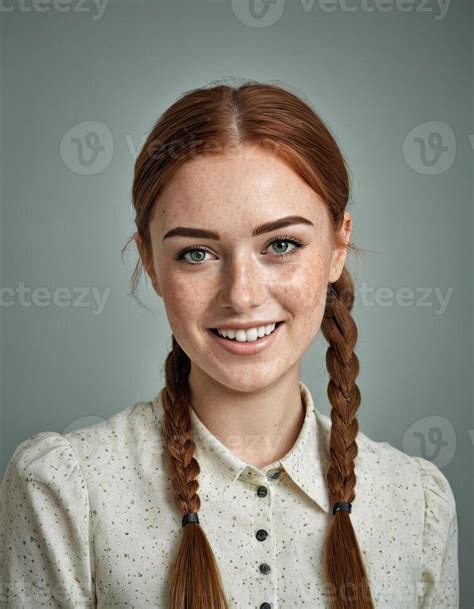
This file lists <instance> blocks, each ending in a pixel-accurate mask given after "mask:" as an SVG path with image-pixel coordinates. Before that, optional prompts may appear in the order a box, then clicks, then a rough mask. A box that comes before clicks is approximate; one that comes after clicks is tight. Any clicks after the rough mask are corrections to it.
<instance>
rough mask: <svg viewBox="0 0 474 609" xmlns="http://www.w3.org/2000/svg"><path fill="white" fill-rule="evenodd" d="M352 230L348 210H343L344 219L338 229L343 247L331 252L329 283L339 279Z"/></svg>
mask: <svg viewBox="0 0 474 609" xmlns="http://www.w3.org/2000/svg"><path fill="white" fill-rule="evenodd" d="M351 232H352V216H351V214H350V213H349V212H348V211H345V212H344V219H343V221H342V225H341V228H340V229H339V237H340V238H341V239H342V240H343V241H344V243H345V246H344V247H338V248H335V249H334V251H333V254H332V260H331V268H330V272H329V283H334V282H335V281H337V280H338V279H339V277H340V276H341V273H342V269H343V268H344V264H345V262H346V255H347V245H348V244H349V241H350V238H351Z"/></svg>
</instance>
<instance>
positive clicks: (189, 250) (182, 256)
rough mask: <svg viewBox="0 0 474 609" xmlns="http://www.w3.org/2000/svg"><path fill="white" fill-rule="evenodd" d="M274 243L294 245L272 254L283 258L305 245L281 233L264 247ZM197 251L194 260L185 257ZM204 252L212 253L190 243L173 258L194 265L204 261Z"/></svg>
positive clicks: (205, 248) (201, 246)
mask: <svg viewBox="0 0 474 609" xmlns="http://www.w3.org/2000/svg"><path fill="white" fill-rule="evenodd" d="M274 243H277V244H279V245H281V244H282V243H291V244H292V245H294V246H295V247H294V248H293V249H291V250H289V251H285V252H283V253H279V254H278V253H277V254H275V255H274V257H275V258H284V257H286V256H291V255H293V254H295V253H297V251H298V250H299V249H300V248H302V247H305V245H306V244H305V243H302V242H301V241H300V240H299V239H296V238H295V237H289V236H286V235H282V236H281V237H277V238H276V239H274V240H273V241H271V242H270V243H269V244H268V245H267V247H266V248H265V249H267V248H268V247H270V246H271V245H273V244H274ZM194 252H197V253H199V256H198V259H197V260H196V259H194V260H188V259H187V258H185V255H186V254H189V253H194ZM205 252H209V253H210V254H212V252H211V250H210V249H208V248H207V247H205V246H203V245H190V246H189V247H186V248H184V249H182V250H180V251H179V252H178V253H177V254H176V256H175V259H176V260H180V261H182V262H186V263H187V264H191V265H192V266H196V265H198V264H202V263H203V262H205V259H204V258H205Z"/></svg>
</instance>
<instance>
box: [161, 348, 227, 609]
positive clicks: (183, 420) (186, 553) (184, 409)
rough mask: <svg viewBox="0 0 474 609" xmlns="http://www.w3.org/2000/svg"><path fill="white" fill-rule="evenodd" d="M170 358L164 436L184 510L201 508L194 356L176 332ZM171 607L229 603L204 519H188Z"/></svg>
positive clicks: (213, 607)
mask: <svg viewBox="0 0 474 609" xmlns="http://www.w3.org/2000/svg"><path fill="white" fill-rule="evenodd" d="M172 342H173V348H172V350H171V351H170V353H169V354H168V356H167V358H166V362H165V380H166V385H165V387H164V388H163V389H162V394H161V397H162V404H163V410H164V417H163V437H164V441H165V447H166V451H167V454H168V463H169V467H170V473H171V484H172V487H173V490H174V495H175V501H176V506H177V508H178V509H179V511H180V512H181V514H183V516H184V515H186V514H189V513H194V514H197V512H198V511H199V509H200V507H201V501H200V499H199V495H198V494H197V491H198V488H199V482H198V480H197V477H198V475H199V473H200V468H199V463H198V462H197V460H196V459H195V458H194V452H195V449H196V445H195V442H194V441H193V440H192V438H191V416H190V411H189V409H190V405H189V397H190V396H189V383H188V377H189V372H190V360H189V358H188V356H187V355H186V353H185V352H184V351H183V350H182V349H181V347H180V346H179V344H178V342H177V341H176V339H175V337H174V336H173V337H172ZM169 599H170V609H229V605H228V602H227V599H226V597H225V593H224V588H223V585H222V580H221V577H220V574H219V569H218V566H217V562H216V560H215V557H214V553H213V551H212V548H211V546H210V544H209V541H208V539H207V537H206V534H205V533H204V530H203V529H202V527H201V524H200V523H199V521H198V520H197V521H194V522H191V523H189V524H187V525H186V526H185V525H184V522H183V527H182V538H181V544H180V546H179V549H178V553H177V556H176V560H175V562H174V564H173V567H172V569H171V578H170V596H169Z"/></svg>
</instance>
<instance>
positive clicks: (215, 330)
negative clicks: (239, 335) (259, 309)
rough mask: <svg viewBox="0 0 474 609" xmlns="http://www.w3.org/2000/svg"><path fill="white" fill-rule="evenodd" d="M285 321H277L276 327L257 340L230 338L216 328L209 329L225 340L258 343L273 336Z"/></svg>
mask: <svg viewBox="0 0 474 609" xmlns="http://www.w3.org/2000/svg"><path fill="white" fill-rule="evenodd" d="M283 323H285V322H284V321H277V322H275V327H274V329H273V330H272V331H271V332H270V333H269V334H264V335H263V336H261V337H260V336H259V337H258V338H257V339H256V340H237V339H236V338H229V337H227V336H222V335H221V334H219V332H218V331H217V329H216V328H209V330H210V331H211V332H212V333H213V334H215V335H216V336H218V337H219V338H222V339H223V340H229V341H231V342H235V343H258V342H259V341H260V340H262V339H264V338H266V337H267V336H271V335H272V334H273V333H274V332H275V330H276V329H277V328H278V327H279V326H281V324H283Z"/></svg>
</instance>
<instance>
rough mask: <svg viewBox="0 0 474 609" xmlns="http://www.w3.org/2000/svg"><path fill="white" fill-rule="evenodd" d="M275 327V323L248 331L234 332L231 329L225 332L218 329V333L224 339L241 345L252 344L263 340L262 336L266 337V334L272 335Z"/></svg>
mask: <svg viewBox="0 0 474 609" xmlns="http://www.w3.org/2000/svg"><path fill="white" fill-rule="evenodd" d="M275 326H276V323H273V324H269V325H268V326H260V327H258V328H249V329H248V330H232V329H230V328H229V329H225V330H220V329H218V330H217V332H218V334H219V335H220V336H223V337H224V338H230V339H232V340H236V341H237V342H239V343H245V342H248V343H250V342H253V341H255V340H257V339H259V338H262V336H265V335H266V334H271V333H272V332H273V330H274V329H275Z"/></svg>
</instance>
